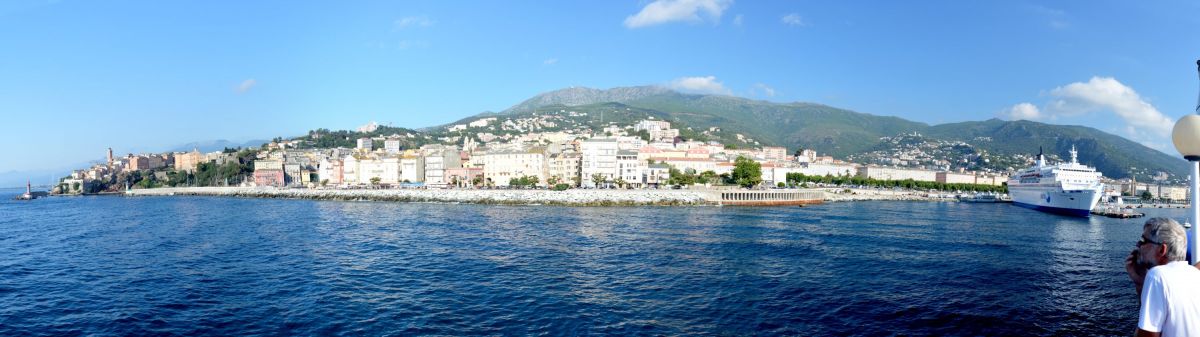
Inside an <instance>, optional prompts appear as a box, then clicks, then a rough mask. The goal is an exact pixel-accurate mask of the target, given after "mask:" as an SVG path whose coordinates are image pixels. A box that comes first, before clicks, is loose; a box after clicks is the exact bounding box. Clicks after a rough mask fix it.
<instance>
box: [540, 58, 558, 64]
mask: <svg viewBox="0 0 1200 337" xmlns="http://www.w3.org/2000/svg"><path fill="white" fill-rule="evenodd" d="M555 63H558V59H556V58H553V57H551V58H548V59H546V60H545V61H542V64H544V65H553V64H555Z"/></svg>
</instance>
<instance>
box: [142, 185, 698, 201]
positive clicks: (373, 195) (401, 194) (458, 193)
mask: <svg viewBox="0 0 1200 337" xmlns="http://www.w3.org/2000/svg"><path fill="white" fill-rule="evenodd" d="M124 195H125V196H132V197H144V196H180V195H187V196H216V197H241V198H262V199H305V200H334V201H386V202H430V203H469V204H482V205H549V206H717V205H719V204H720V203H719V200H716V199H713V197H714V194H712V193H708V192H707V191H693V190H579V189H573V190H566V191H551V190H465V189H290V188H274V187H167V188H153V189H136V190H130V191H128V192H125V194H124Z"/></svg>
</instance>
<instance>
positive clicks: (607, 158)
mask: <svg viewBox="0 0 1200 337" xmlns="http://www.w3.org/2000/svg"><path fill="white" fill-rule="evenodd" d="M579 148H580V150H581V152H582V154H581V158H580V165H579V170H580V175H581V177H580V178H581V183H580V185H581V186H583V187H596V185H597V184H596V182H593V181H592V176H593V175H596V174H599V175H602V176H604V178H605V181H612V180H613V179H615V178H616V175H617V151H618V150H619V148H618V146H617V141H616V139H612V138H592V139H587V140H584V141H582V142H580V144H579Z"/></svg>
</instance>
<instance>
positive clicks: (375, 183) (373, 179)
mask: <svg viewBox="0 0 1200 337" xmlns="http://www.w3.org/2000/svg"><path fill="white" fill-rule="evenodd" d="M379 181H380V179H379V177H371V185H372V186H379Z"/></svg>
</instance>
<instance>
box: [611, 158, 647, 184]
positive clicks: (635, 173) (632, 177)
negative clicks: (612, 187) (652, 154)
mask: <svg viewBox="0 0 1200 337" xmlns="http://www.w3.org/2000/svg"><path fill="white" fill-rule="evenodd" d="M645 170H646V162H645V161H641V160H638V155H637V152H634V151H617V178H620V179H621V180H623V181H625V183H626V184H628V185H629V186H633V187H642V186H645V185H646V184H645V178H644V177H643V176H642V175H643V174H645ZM614 180H615V179H614Z"/></svg>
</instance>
